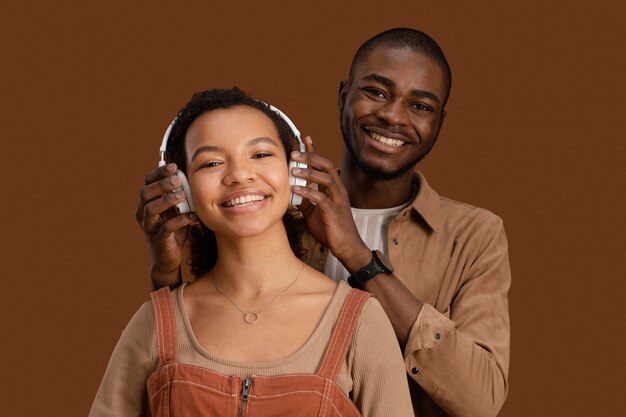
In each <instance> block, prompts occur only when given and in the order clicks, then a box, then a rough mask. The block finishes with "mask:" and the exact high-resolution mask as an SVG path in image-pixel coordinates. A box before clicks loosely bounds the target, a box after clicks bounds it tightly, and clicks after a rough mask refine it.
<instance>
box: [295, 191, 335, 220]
mask: <svg viewBox="0 0 626 417" xmlns="http://www.w3.org/2000/svg"><path fill="white" fill-rule="evenodd" d="M293 191H294V192H295V193H296V194H298V195H300V196H302V201H303V202H304V201H305V200H308V203H309V204H310V206H308V205H306V204H302V205H300V212H301V213H302V215H303V216H304V217H305V218H306V217H308V216H309V215H310V214H311V212H312V211H313V210H311V207H312V208H313V209H315V207H313V205H316V206H319V207H320V208H322V207H325V206H328V203H329V201H330V200H329V198H328V196H326V194H324V193H323V192H321V191H318V190H314V189H313V188H311V187H301V186H299V185H294V187H293ZM311 203H312V204H311Z"/></svg>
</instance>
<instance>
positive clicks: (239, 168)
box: [224, 162, 256, 185]
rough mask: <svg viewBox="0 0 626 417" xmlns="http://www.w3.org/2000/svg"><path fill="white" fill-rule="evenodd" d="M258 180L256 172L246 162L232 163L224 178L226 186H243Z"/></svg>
mask: <svg viewBox="0 0 626 417" xmlns="http://www.w3.org/2000/svg"><path fill="white" fill-rule="evenodd" d="M255 178H256V174H255V172H254V171H253V170H252V169H250V167H249V166H248V164H247V163H245V162H235V163H230V164H229V167H228V171H227V172H226V175H225V176H224V184H226V185H231V184H241V183H245V182H249V181H254V179H255Z"/></svg>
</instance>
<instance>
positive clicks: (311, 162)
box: [291, 151, 337, 174]
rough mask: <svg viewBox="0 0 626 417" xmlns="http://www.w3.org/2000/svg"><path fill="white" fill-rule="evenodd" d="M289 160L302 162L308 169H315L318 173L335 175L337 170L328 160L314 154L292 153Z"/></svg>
mask: <svg viewBox="0 0 626 417" xmlns="http://www.w3.org/2000/svg"><path fill="white" fill-rule="evenodd" d="M291 158H292V159H293V160H294V161H298V162H304V163H305V164H307V165H308V166H309V167H311V168H314V169H317V170H319V171H324V172H328V173H329V174H330V173H335V174H336V173H337V168H335V164H333V163H332V162H331V160H330V159H327V158H324V157H323V156H321V155H319V154H316V153H314V152H297V151H294V152H292V153H291Z"/></svg>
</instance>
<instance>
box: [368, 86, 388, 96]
mask: <svg viewBox="0 0 626 417" xmlns="http://www.w3.org/2000/svg"><path fill="white" fill-rule="evenodd" d="M363 91H365V92H366V93H367V94H369V95H370V96H374V97H378V98H385V93H383V92H382V91H380V90H379V89H378V88H371V87H367V88H364V89H363Z"/></svg>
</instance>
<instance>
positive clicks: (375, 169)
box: [357, 160, 415, 181]
mask: <svg viewBox="0 0 626 417" xmlns="http://www.w3.org/2000/svg"><path fill="white" fill-rule="evenodd" d="M357 164H358V166H359V168H360V169H361V171H363V173H364V174H365V175H366V176H367V177H368V178H370V179H373V180H378V181H390V180H395V179H396V178H398V177H400V176H402V175H404V174H406V173H407V172H408V171H413V169H414V168H415V164H407V165H405V166H403V167H400V168H397V169H384V168H383V167H380V166H374V165H370V164H366V163H364V162H362V161H358V160H357Z"/></svg>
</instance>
